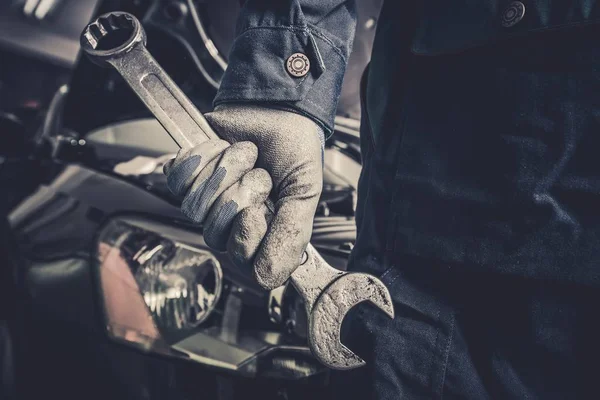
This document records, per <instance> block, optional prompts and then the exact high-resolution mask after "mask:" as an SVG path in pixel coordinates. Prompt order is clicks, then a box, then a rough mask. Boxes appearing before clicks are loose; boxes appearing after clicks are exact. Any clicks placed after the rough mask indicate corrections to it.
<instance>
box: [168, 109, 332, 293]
mask: <svg viewBox="0 0 600 400" xmlns="http://www.w3.org/2000/svg"><path fill="white" fill-rule="evenodd" d="M205 117H206V119H207V120H208V122H209V123H210V125H211V126H212V127H213V129H214V130H215V132H216V133H217V134H218V135H219V137H220V138H221V139H223V140H209V141H207V142H204V143H202V144H200V145H198V146H196V147H194V148H192V149H189V150H187V151H180V153H179V154H178V155H177V157H176V158H175V159H174V160H173V162H171V163H168V164H167V165H166V166H165V173H166V174H167V182H168V186H169V189H170V190H171V191H172V192H173V193H174V194H175V195H178V196H182V197H183V202H182V206H181V209H182V212H183V213H184V214H185V215H186V216H187V217H188V218H190V219H191V220H192V221H194V222H196V223H203V224H204V239H205V241H206V243H207V244H208V245H209V246H210V247H211V248H213V249H216V250H221V251H224V250H227V251H228V253H229V254H230V256H231V258H232V259H233V261H234V262H235V263H236V264H237V265H238V266H240V267H242V268H244V267H246V268H247V267H250V266H253V271H254V276H255V278H256V280H257V281H258V283H259V284H260V285H262V286H263V287H264V288H266V289H273V288H276V287H278V286H281V285H283V284H284V283H285V281H286V280H287V279H288V278H289V276H290V275H291V273H292V272H293V271H294V270H295V269H296V267H298V265H299V263H300V260H301V257H302V253H303V251H304V249H305V248H306V246H307V244H308V242H309V240H310V237H311V233H312V224H313V218H314V214H315V210H316V208H317V205H318V201H319V196H320V194H321V190H322V186H323V164H322V163H323V161H322V157H323V155H322V154H323V153H322V152H323V142H324V141H323V137H324V134H323V131H322V129H321V128H320V127H319V126H318V125H317V124H316V123H315V122H313V121H312V120H311V119H309V118H307V117H304V116H302V115H299V114H296V113H293V112H288V111H283V110H277V109H271V108H266V107H260V106H252V105H241V104H239V105H238V104H236V105H232V104H227V105H221V106H218V107H217V108H216V109H215V111H213V112H212V113H208V114H206V115H205ZM230 143H231V145H230ZM271 184H272V186H271ZM271 189H273V193H272V196H271V198H272V199H273V201H274V203H275V214H274V215H269V214H270V213H269V211H268V210H267V209H266V207H265V206H264V202H265V200H267V198H268V197H269V193H270V192H271Z"/></svg>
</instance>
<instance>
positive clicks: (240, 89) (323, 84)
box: [214, 25, 350, 137]
mask: <svg viewBox="0 0 600 400" xmlns="http://www.w3.org/2000/svg"><path fill="white" fill-rule="evenodd" d="M335 40H336V38H335V37H333V38H332V37H331V36H329V37H326V36H325V35H324V34H322V33H321V32H320V31H319V29H318V28H317V27H314V26H310V25H308V26H260V27H251V28H248V29H246V30H245V31H244V32H243V33H242V34H240V35H239V36H238V37H237V38H236V40H235V42H234V44H233V47H232V50H231V52H230V55H229V65H228V67H227V69H226V71H225V74H224V75H223V79H222V81H221V86H220V88H219V90H218V91H217V95H216V97H215V100H214V105H215V106H217V105H219V104H223V103H231V102H236V103H240V102H253V103H257V102H263V103H271V105H273V106H279V107H284V108H286V109H291V110H294V111H296V112H298V113H300V114H302V115H305V116H307V117H309V118H311V119H313V120H314V121H315V122H317V123H318V124H320V125H321V126H322V127H323V129H324V130H325V133H326V136H327V137H329V136H330V134H331V133H332V132H333V127H334V119H335V114H336V109H337V104H338V99H339V95H340V92H341V88H342V80H343V78H344V73H345V70H346V64H347V60H348V55H349V54H348V53H349V51H350V49H349V48H348V46H344V45H343V43H341V41H340V43H335ZM295 53H302V54H304V55H305V56H306V57H307V58H308V60H309V62H310V67H309V70H308V73H307V74H306V75H304V76H302V77H295V76H293V75H292V74H290V73H289V72H288V70H287V65H286V64H287V61H288V59H289V58H290V56H292V55H293V54H295Z"/></svg>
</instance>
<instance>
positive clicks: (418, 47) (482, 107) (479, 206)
mask: <svg viewBox="0 0 600 400" xmlns="http://www.w3.org/2000/svg"><path fill="white" fill-rule="evenodd" d="M407 3H408V2H402V1H388V2H386V3H385V5H384V9H383V11H382V13H381V18H380V20H379V22H378V32H377V35H376V42H375V45H374V50H373V57H372V61H371V65H370V70H369V73H368V75H367V78H368V85H367V90H366V91H367V95H366V112H365V113H364V117H363V136H364V137H368V143H367V142H365V141H364V140H363V151H364V153H365V164H364V171H363V176H362V179H361V186H360V189H359V201H358V216H357V219H358V226H359V238H358V242H357V246H356V248H355V254H354V259H355V260H361V259H366V258H368V257H374V256H376V255H377V256H378V255H385V257H386V258H387V259H388V260H389V261H390V262H391V263H395V264H402V263H403V260H404V259H405V257H406V256H417V257H420V258H425V259H427V258H429V259H432V260H436V261H441V262H442V263H445V264H446V265H447V266H448V267H451V266H458V265H460V266H461V267H465V268H476V269H477V270H480V271H481V270H485V271H493V272H495V273H501V274H508V275H518V276H527V277H532V278H536V279H550V280H558V281H561V282H573V283H578V284H585V285H592V286H598V285H599V284H600V266H599V265H598V262H599V261H600V160H599V158H598V157H597V154H598V151H599V149H600V46H598V45H597V38H598V37H599V36H598V35H599V33H600V30H599V29H598V27H597V26H596V24H598V23H599V22H600V2H597V1H592V0H577V1H551V0H536V1H532V0H529V1H527V0H526V1H523V4H524V5H525V9H526V12H525V15H524V17H523V19H522V20H521V21H519V22H518V23H517V24H516V25H514V26H512V27H510V28H505V27H503V26H502V24H501V18H502V15H503V12H504V10H505V8H506V7H507V6H508V5H509V4H510V3H511V2H510V1H499V0H487V1H483V0H458V1H444V0H425V1H422V2H420V3H419V5H418V6H417V7H416V8H414V9H411V8H410V6H408V5H407ZM399 18H400V19H401V22H400V21H399ZM363 139H364V138H363Z"/></svg>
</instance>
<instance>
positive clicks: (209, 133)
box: [109, 46, 217, 149]
mask: <svg viewBox="0 0 600 400" xmlns="http://www.w3.org/2000/svg"><path fill="white" fill-rule="evenodd" d="M109 63H110V64H111V65H112V66H113V67H114V68H115V69H116V70H117V71H118V72H119V74H120V75H121V76H122V77H123V78H124V79H125V81H126V82H127V83H128V84H129V86H130V87H131V88H132V89H133V91H134V92H135V93H136V94H137V95H138V97H139V98H140V99H141V100H142V102H144V104H145V105H146V107H148V109H149V110H150V111H151V112H152V114H154V116H155V117H156V119H157V120H158V122H159V123H160V124H161V125H162V126H163V127H164V128H165V130H166V131H167V133H168V134H169V135H170V136H171V138H173V140H174V141H175V143H177V145H178V146H179V147H181V148H182V149H188V148H190V147H194V146H196V145H198V144H200V143H202V142H205V141H206V140H209V139H215V138H217V135H216V134H215V132H214V131H213V130H212V128H211V127H210V125H209V124H208V122H207V121H206V119H205V118H204V116H203V115H202V113H200V111H198V109H197V108H196V106H195V105H194V104H193V103H192V102H191V100H190V99H189V98H188V97H187V96H186V95H185V93H183V91H182V90H181V89H180V88H179V87H178V86H177V84H176V83H175V82H174V81H173V80H172V79H171V77H170V76H169V75H167V73H166V72H165V71H164V70H163V69H162V67H161V66H160V65H159V64H158V62H157V61H156V60H155V59H154V57H152V55H151V54H150V52H149V51H148V50H147V49H146V47H145V46H138V47H137V48H135V49H133V50H132V51H131V52H130V53H129V54H128V56H127V57H121V58H117V59H114V60H111V61H109Z"/></svg>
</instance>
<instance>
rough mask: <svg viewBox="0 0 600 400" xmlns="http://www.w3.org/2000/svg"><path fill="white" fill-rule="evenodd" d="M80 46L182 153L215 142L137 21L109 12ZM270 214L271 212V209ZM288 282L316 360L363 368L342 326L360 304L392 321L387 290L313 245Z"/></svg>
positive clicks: (338, 366) (88, 30) (93, 25)
mask: <svg viewBox="0 0 600 400" xmlns="http://www.w3.org/2000/svg"><path fill="white" fill-rule="evenodd" d="M81 45H82V48H83V50H84V51H85V53H86V54H87V55H88V56H89V57H90V58H91V59H92V60H93V61H94V62H96V63H97V64H99V65H103V66H112V67H114V68H115V69H116V70H117V71H118V72H119V73H120V74H121V76H123V78H124V79H125V80H126V81H127V83H128V84H129V86H131V88H132V89H133V90H134V91H135V92H136V93H137V95H138V96H139V98H140V99H141V100H142V101H143V102H144V103H145V104H146V106H147V107H148V109H150V111H151V112H152V113H153V114H154V116H155V117H156V119H157V120H158V121H159V122H160V123H161V124H162V126H163V127H164V128H165V129H166V131H167V132H168V133H169V135H170V136H171V137H172V138H173V140H174V141H175V142H176V143H177V144H178V145H179V146H180V147H181V148H189V147H191V146H195V145H197V144H200V143H202V142H204V141H206V140H209V139H216V138H218V136H217V135H216V134H215V132H214V131H213V130H212V128H211V127H210V125H209V124H208V122H207V121H206V120H205V119H204V117H203V116H202V113H200V111H198V109H197V108H196V107H195V106H194V104H193V103H192V102H191V101H190V100H189V99H188V98H187V97H186V96H185V94H184V93H183V92H182V91H181V89H180V88H179V87H178V86H177V85H176V84H175V82H173V80H172V79H171V78H170V77H169V76H168V75H167V74H166V72H165V71H164V70H163V69H162V68H161V67H160V65H159V64H158V63H157V61H156V60H155V59H154V58H153V57H152V55H151V54H150V53H149V52H148V50H147V49H146V34H145V32H144V29H143V27H142V25H141V24H140V22H139V21H138V20H137V18H136V17H135V16H133V15H131V14H128V13H124V12H113V13H109V14H105V15H102V16H100V17H98V18H97V19H96V20H95V21H93V22H92V23H90V24H89V25H88V26H87V27H86V29H85V30H84V32H83V34H82V36H81ZM268 208H269V209H271V210H273V209H274V208H273V206H272V204H271V205H269V206H268ZM290 280H291V282H292V284H293V285H294V287H295V288H296V290H297V291H298V293H300V295H301V296H302V297H303V298H304V303H305V305H306V311H307V315H308V319H309V321H308V326H309V328H308V338H309V345H310V348H311V350H312V353H313V354H314V356H315V357H316V358H317V359H318V360H319V361H320V362H322V363H323V364H324V365H326V366H328V367H330V368H333V369H352V368H356V367H360V366H362V365H364V363H365V362H364V361H363V360H362V359H361V358H360V357H358V356H357V355H356V354H354V353H353V352H352V351H350V350H349V349H348V348H347V347H346V346H344V345H343V344H342V343H341V341H340V330H341V326H342V321H343V319H344V316H345V315H346V313H347V312H348V311H349V310H350V309H351V308H352V307H354V306H355V305H356V304H358V303H361V302H363V301H369V302H371V303H372V304H373V305H375V306H377V307H378V308H380V309H381V310H382V311H383V312H385V313H386V314H387V315H388V316H389V317H391V318H393V317H394V306H393V303H392V299H391V296H390V293H389V291H388V289H387V288H386V287H385V285H384V284H383V283H382V282H381V281H380V280H379V279H377V278H376V277H374V276H371V275H368V274H363V273H348V272H343V271H339V270H337V269H335V268H333V267H331V266H330V265H328V264H327V262H326V261H325V260H324V259H323V258H322V257H321V256H320V255H319V253H318V252H317V251H316V250H315V249H314V247H313V246H312V245H311V244H309V245H308V247H307V248H306V251H305V253H304V257H303V260H302V262H301V265H300V266H299V267H298V268H297V269H296V270H295V271H294V273H293V274H292V276H291V277H290Z"/></svg>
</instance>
